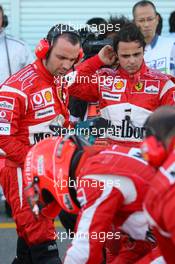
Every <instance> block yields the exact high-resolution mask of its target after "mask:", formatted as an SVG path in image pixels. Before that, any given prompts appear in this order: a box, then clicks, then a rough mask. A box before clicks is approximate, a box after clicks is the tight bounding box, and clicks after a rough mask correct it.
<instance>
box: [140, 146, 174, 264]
mask: <svg viewBox="0 0 175 264" xmlns="http://www.w3.org/2000/svg"><path fill="white" fill-rule="evenodd" d="M174 210H175V151H173V152H172V153H171V155H170V156H169V157H168V158H167V160H166V161H165V162H164V164H163V165H162V166H161V167H160V168H159V171H158V172H157V174H156V176H155V177H154V179H153V180H152V181H151V185H150V189H149V192H148V194H147V196H146V199H145V211H146V213H147V215H148V218H149V220H150V224H151V225H152V226H153V227H154V228H155V231H156V233H157V237H158V242H159V247H160V249H161V251H162V253H163V256H164V258H165V260H166V262H167V263H168V264H169V263H170V264H173V263H174V262H175V217H174Z"/></svg>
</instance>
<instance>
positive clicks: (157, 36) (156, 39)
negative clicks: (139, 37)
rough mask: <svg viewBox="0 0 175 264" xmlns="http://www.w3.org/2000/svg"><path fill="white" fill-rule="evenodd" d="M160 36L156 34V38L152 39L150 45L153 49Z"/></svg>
mask: <svg viewBox="0 0 175 264" xmlns="http://www.w3.org/2000/svg"><path fill="white" fill-rule="evenodd" d="M158 38H159V35H157V34H155V36H154V38H153V39H152V41H151V43H150V44H149V45H150V46H151V48H152V49H153V48H154V47H155V45H156V43H157V41H158Z"/></svg>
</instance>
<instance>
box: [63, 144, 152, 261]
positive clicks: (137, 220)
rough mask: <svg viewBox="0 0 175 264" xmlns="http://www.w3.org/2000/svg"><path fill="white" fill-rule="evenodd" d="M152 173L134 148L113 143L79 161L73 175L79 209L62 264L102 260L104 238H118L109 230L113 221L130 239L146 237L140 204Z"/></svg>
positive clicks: (144, 219) (145, 222)
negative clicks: (74, 232) (73, 235)
mask: <svg viewBox="0 0 175 264" xmlns="http://www.w3.org/2000/svg"><path fill="white" fill-rule="evenodd" d="M154 173H155V171H154V170H153V169H152V168H151V167H149V166H148V165H147V163H146V162H145V161H144V160H143V159H142V158H141V155H140V151H139V150H138V149H136V148H126V147H119V146H116V145H114V146H113V147H111V148H108V149H106V150H104V151H101V152H100V153H99V154H97V155H95V156H92V157H89V158H88V159H87V160H85V159H82V162H81V161H80V164H79V167H78V168H77V171H76V176H77V197H78V200H79V202H80V204H81V207H82V208H81V210H80V213H79V215H78V220H77V227H76V234H75V238H74V240H73V242H72V246H71V247H70V248H69V249H68V251H67V254H66V257H65V261H64V263H65V264H75V263H76V264H80V263H81V264H83V263H88V264H94V263H101V261H102V259H103V256H102V248H103V247H104V241H105V238H109V239H112V238H115V239H119V234H118V233H117V232H116V233H113V232H110V231H111V229H110V227H111V225H112V224H113V225H114V226H115V227H120V228H121V229H122V230H123V231H125V232H126V233H127V234H129V235H130V236H131V237H132V238H133V239H136V240H141V241H145V240H146V239H149V238H148V237H149V235H148V234H149V232H148V229H149V228H148V222H147V220H146V218H145V216H144V214H143V210H142V203H143V200H144V197H145V194H146V192H147V190H148V188H149V181H150V179H152V177H153V176H154ZM142 250H143V247H142ZM144 253H145V254H146V253H147V252H146V251H145V252H144ZM142 254H143V251H142ZM137 257H138V258H139V256H137ZM132 263H133V262H132Z"/></svg>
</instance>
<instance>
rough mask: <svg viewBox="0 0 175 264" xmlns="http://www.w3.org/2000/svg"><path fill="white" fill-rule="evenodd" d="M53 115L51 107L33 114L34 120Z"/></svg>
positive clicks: (53, 111)
mask: <svg viewBox="0 0 175 264" xmlns="http://www.w3.org/2000/svg"><path fill="white" fill-rule="evenodd" d="M54 114H55V110H54V107H53V106H50V107H47V108H45V109H42V110H38V111H36V112H35V119H39V118H44V117H47V116H51V115H54Z"/></svg>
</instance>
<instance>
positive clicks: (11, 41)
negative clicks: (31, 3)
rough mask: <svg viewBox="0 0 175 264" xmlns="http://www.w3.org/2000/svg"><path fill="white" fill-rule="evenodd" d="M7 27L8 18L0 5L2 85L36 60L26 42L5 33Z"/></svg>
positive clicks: (0, 77) (0, 82) (0, 69)
mask: <svg viewBox="0 0 175 264" xmlns="http://www.w3.org/2000/svg"><path fill="white" fill-rule="evenodd" d="M7 26H8V18H7V16H6V15H5V14H4V10H3V7H2V6H1V5H0V52H1V60H0V73H1V74H0V84H2V83H3V82H4V81H5V80H6V79H7V78H8V77H9V76H11V75H12V74H13V73H15V72H17V71H19V70H20V69H22V68H23V67H24V66H26V65H28V64H29V63H31V62H33V60H34V58H33V55H32V53H31V51H30V49H29V47H28V46H27V45H26V44H25V43H24V42H22V41H21V40H18V39H15V38H14V37H12V36H10V35H7V34H6V33H5V31H4V29H5V28H6V27H7Z"/></svg>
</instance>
